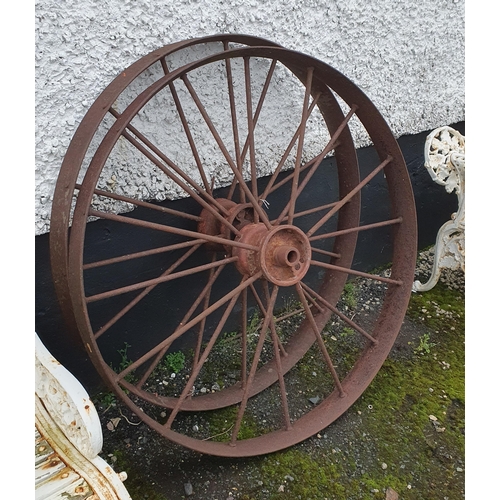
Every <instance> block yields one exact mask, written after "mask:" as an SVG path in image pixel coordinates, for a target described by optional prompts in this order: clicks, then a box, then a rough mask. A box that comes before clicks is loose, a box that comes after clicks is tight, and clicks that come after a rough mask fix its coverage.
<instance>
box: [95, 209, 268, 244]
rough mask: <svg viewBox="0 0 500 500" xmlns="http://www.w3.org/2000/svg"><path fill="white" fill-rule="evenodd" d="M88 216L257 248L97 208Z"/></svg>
mask: <svg viewBox="0 0 500 500" xmlns="http://www.w3.org/2000/svg"><path fill="white" fill-rule="evenodd" d="M89 216H94V217H99V218H102V219H108V220H113V221H116V222H123V223H124V224H130V225H132V226H138V227H144V228H147V229H153V230H155V231H163V232H165V233H170V234H177V235H178V236H186V237H188V238H193V239H202V240H204V241H211V242H213V243H220V244H222V245H229V246H233V247H240V248H245V249H247V250H258V249H259V248H258V247H256V246H255V245H248V244H246V243H241V242H239V241H235V240H230V239H227V238H223V237H220V236H213V235H210V234H206V233H199V232H197V231H189V230H187V229H181V228H178V227H173V226H167V225H166V224H157V223H154V222H148V221H144V220H141V219H135V218H133V217H124V216H123V215H116V214H112V213H107V212H101V211H99V210H93V209H90V210H89Z"/></svg>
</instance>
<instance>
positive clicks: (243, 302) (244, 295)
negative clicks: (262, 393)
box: [241, 284, 253, 388]
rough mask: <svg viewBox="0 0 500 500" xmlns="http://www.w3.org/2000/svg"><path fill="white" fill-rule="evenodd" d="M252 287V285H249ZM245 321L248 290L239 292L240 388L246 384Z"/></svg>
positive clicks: (246, 317) (246, 318)
mask: <svg viewBox="0 0 500 500" xmlns="http://www.w3.org/2000/svg"><path fill="white" fill-rule="evenodd" d="M250 286H251V287H253V284H251V285H250ZM247 321H248V288H245V289H244V290H243V292H241V387H243V388H245V386H246V384H247V344H248V338H247Z"/></svg>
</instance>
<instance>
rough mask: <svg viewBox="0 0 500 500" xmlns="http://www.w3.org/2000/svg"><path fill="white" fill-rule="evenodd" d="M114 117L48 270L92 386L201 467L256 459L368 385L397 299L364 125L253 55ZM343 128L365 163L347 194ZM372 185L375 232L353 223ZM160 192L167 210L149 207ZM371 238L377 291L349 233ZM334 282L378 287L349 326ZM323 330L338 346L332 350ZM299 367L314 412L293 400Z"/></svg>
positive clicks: (375, 123)
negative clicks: (169, 199)
mask: <svg viewBox="0 0 500 500" xmlns="http://www.w3.org/2000/svg"><path fill="white" fill-rule="evenodd" d="M298 95H300V100H298V102H297V96H298ZM318 110H319V112H318ZM114 115H115V118H116V121H115V122H114V123H113V124H112V126H111V127H110V128H109V129H108V131H107V132H106V133H105V135H104V136H103V137H102V140H100V142H99V144H98V147H97V149H96V151H95V153H94V154H93V156H92V158H91V160H90V163H89V166H88V169H87V170H86V173H85V176H84V179H83V181H82V183H81V186H80V189H79V194H78V199H77V202H76V207H75V210H74V215H73V225H72V229H71V237H70V241H69V258H68V290H69V294H70V299H71V307H72V312H73V314H74V317H75V321H76V323H77V326H78V330H79V332H80V334H81V337H82V339H83V341H84V343H85V345H86V347H87V350H88V352H89V355H90V357H91V358H92V360H93V362H94V364H95V365H96V368H97V369H98V370H99V372H100V374H101V376H102V377H103V378H104V379H105V380H106V381H107V383H108V384H109V385H110V386H111V387H112V388H113V389H114V390H115V392H116V393H117V394H118V395H119V396H120V397H121V398H122V400H123V401H124V402H125V403H126V404H127V405H128V406H129V407H130V408H131V409H132V410H133V411H134V412H135V413H136V415H137V416H138V417H140V418H141V419H143V420H144V421H145V422H146V423H147V424H148V425H150V426H151V427H152V428H154V429H155V430H157V431H158V432H159V433H161V434H162V435H164V436H165V437H167V438H168V439H171V440H172V441H175V442H177V443H180V444H183V445H185V446H187V447H189V448H191V449H194V450H197V451H200V452H203V453H209V454H214V455H222V456H250V455H257V454H263V453H269V452H272V451H276V450H278V449H282V448H285V447H287V446H290V445H292V444H295V443H298V442H300V441H302V440H304V439H306V438H307V437H309V436H311V435H313V434H315V433H317V432H318V431H320V430H321V429H323V428H324V427H326V426H327V425H329V424H330V423H332V422H333V421H334V420H335V419H336V418H338V416H340V415H341V414H342V413H343V412H344V411H345V410H346V409H347V408H349V406H350V405H352V403H353V402H354V401H355V400H356V399H357V398H358V397H359V396H360V395H361V393H362V392H363V391H364V389H365V388H366V387H367V386H368V384H369V383H370V381H371V380H372V379H373V377H374V376H375V375H376V373H377V372H378V370H379V369H380V366H381V365H382V363H383V361H384V360H385V358H386V357H387V355H388V353H389V351H390V348H391V346H392V344H393V342H394V340H395V338H396V336H397V333H398V331H399V328H400V326H401V322H402V320H403V317H404V313H405V310H406V306H407V303H408V299H409V295H410V293H411V286H412V280H413V270H414V263H415V255H416V223H415V209H414V203H413V196H412V191H411V186H410V182H409V178H408V175H407V172H406V166H405V164H404V160H403V158H402V156H401V153H400V151H399V148H398V146H397V143H396V141H395V140H394V138H393V136H392V134H391V132H390V130H389V128H388V126H387V124H386V123H385V121H384V120H383V118H382V117H381V115H380V114H379V113H378V111H377V110H376V109H375V107H374V106H373V104H372V103H371V102H370V101H369V99H368V98H367V97H366V96H365V95H364V94H363V93H362V92H361V91H360V90H359V89H358V88H357V87H356V86H355V85H354V84H353V83H352V82H350V81H349V80H348V79H346V78H345V77H344V76H342V75H341V74H340V73H339V72H338V71H336V70H334V69H333V68H331V67H329V66H328V65H326V64H324V63H322V62H320V61H318V60H316V59H313V58H311V57H308V56H305V55H303V54H300V53H296V52H292V51H288V50H286V49H283V48H279V47H271V46H268V47H265V46H255V47H245V48H234V49H231V48H229V47H227V50H225V51H223V52H221V53H218V54H214V55H211V56H208V57H205V58H202V59H199V60H195V61H194V62H191V63H187V64H185V65H183V66H181V67H179V68H177V69H175V70H173V71H168V70H166V71H165V74H164V76H162V77H161V78H159V79H157V80H154V81H153V82H152V83H151V84H150V85H148V86H146V87H145V88H144V90H143V91H142V92H141V93H139V94H138V95H137V97H136V98H135V99H133V100H132V101H131V102H128V103H127V104H126V106H125V107H124V108H123V109H119V110H117V111H116V112H115V113H114ZM158 116H161V118H159V117H158ZM350 127H351V128H352V129H353V130H356V131H357V133H360V134H365V136H366V137H368V138H369V139H370V140H371V141H372V142H373V144H374V146H375V149H376V151H377V155H378V158H377V161H376V163H375V164H374V165H373V166H368V169H369V173H368V174H366V175H363V176H361V177H360V174H359V170H360V169H359V168H358V162H357V156H356V151H355V149H354V145H353V141H352V138H351V133H350ZM332 153H334V156H333V157H332V158H331V159H330V160H325V161H323V160H324V159H325V157H326V156H327V155H331V154H332ZM273 155H275V158H276V161H275V162H274V161H272V160H271V161H270V160H269V158H273ZM365 168H366V167H365V166H363V167H362V170H363V171H364V169H365ZM131 179H132V181H131ZM375 181H376V182H381V183H383V184H384V185H385V188H386V191H387V215H386V216H384V217H383V218H382V219H380V220H376V221H371V222H370V223H365V224H360V222H359V220H360V210H361V200H362V194H363V191H364V190H365V189H367V188H368V187H369V185H370V183H372V182H375ZM141 183H142V184H141ZM141 187H147V190H148V192H147V193H145V192H144V190H141ZM176 190H177V194H178V197H179V198H180V199H179V200H178V201H176V202H173V205H174V206H175V205H177V206H175V208H173V205H171V204H168V206H166V204H165V203H161V202H160V203H154V202H152V201H151V198H155V197H156V198H157V199H161V198H162V197H163V198H165V194H166V193H171V192H172V191H174V192H175V191H176ZM152 195H153V196H152ZM325 200H326V202H325ZM177 208H180V210H177ZM117 212H121V215H118V214H117ZM123 212H127V213H123ZM95 219H98V220H97V221H96V222H92V223H91V224H89V221H91V220H95ZM99 225H100V226H99ZM94 227H98V230H97V234H98V236H97V238H94V236H93V233H94V230H93V228H94ZM119 227H122V228H126V231H125V232H120V230H119V229H117V228H119ZM101 229H102V232H100V231H101ZM386 229H387V230H388V231H389V233H390V236H391V248H392V268H391V269H392V270H391V275H390V276H381V275H372V274H366V273H363V272H360V271H357V270H355V269H354V268H353V267H352V261H353V255H354V252H355V249H356V241H357V236H358V234H359V233H361V232H363V233H365V232H369V231H380V230H386ZM102 234H104V235H105V237H102V236H101V235H102ZM114 235H117V238H118V239H119V242H118V244H114V245H113V243H112V240H113V236H114ZM123 238H124V239H123ZM162 238H163V239H162ZM125 243H126V244H127V247H126V249H122V246H123V245H125ZM131 247H133V248H134V250H132V251H131V250H130V248H131ZM125 252H128V253H125ZM349 275H352V276H360V277H363V278H364V279H368V280H369V281H370V282H376V283H380V284H383V285H384V287H385V299H384V301H383V305H382V307H381V310H380V313H379V315H378V318H377V319H376V321H375V322H373V323H371V324H370V325H368V326H365V325H362V324H361V323H357V322H355V321H353V319H352V318H349V317H348V316H347V315H345V314H344V312H342V311H341V310H340V309H339V307H340V306H339V305H338V301H339V298H340V297H341V293H342V290H343V288H344V285H345V282H346V279H347V277H348V276H349ZM186 291H187V292H186ZM174 302H175V305H174ZM332 317H333V320H332ZM148 319H150V320H154V321H150V322H148ZM332 321H333V322H332ZM153 322H154V323H155V324H156V325H155V326H151V324H150V323H153ZM335 322H337V323H342V324H344V325H345V326H346V327H348V328H349V329H350V331H351V333H352V335H349V336H348V337H349V338H348V339H347V338H344V337H347V336H344V337H341V338H340V339H338V338H335V341H333V340H332V342H334V343H333V344H332V342H330V341H329V340H328V335H329V334H328V332H330V329H331V328H332V325H333V323H335ZM330 337H332V338H333V337H334V336H333V335H331V336H330ZM110 352H115V353H116V352H119V353H120V354H121V358H120V357H118V359H117V358H116V356H115V357H114V358H113V356H112V355H110V354H109V353H110ZM306 353H308V354H307V356H306V357H309V355H311V356H312V357H313V361H314V363H315V374H316V376H317V381H318V386H317V387H316V388H315V389H311V388H310V387H309V386H308V387H307V391H311V390H316V392H317V394H318V400H317V401H314V405H312V404H311V402H310V400H309V399H308V398H307V397H306V394H305V389H306V388H305V387H303V388H301V387H300V386H298V387H297V385H296V384H297V383H298V381H299V380H300V379H301V378H300V371H301V370H302V369H303V366H304V357H305V356H304V355H305V354H306ZM174 364H176V366H177V368H175V367H174ZM316 365H317V367H316ZM321 369H324V372H325V373H324V374H323V375H320V370H321ZM165 370H168V372H166V371H165ZM172 370H173V371H174V374H175V372H176V371H178V373H177V375H176V376H175V377H172V376H170V378H169V377H168V373H169V372H171V371H172ZM318 375H320V376H318ZM265 389H267V390H265ZM221 408H222V410H221ZM193 410H196V411H197V412H198V413H196V414H193V413H192V411H193ZM201 410H212V411H203V412H201ZM221 412H222V413H221ZM221 415H222V417H221ZM263 415H265V417H266V418H263ZM219 418H224V422H225V421H226V420H227V422H228V423H227V426H226V427H225V428H224V430H223V431H222V432H217V433H214V430H215V428H216V426H215V425H214V419H215V420H217V419H219ZM231 420H232V422H231ZM193 422H194V423H193Z"/></svg>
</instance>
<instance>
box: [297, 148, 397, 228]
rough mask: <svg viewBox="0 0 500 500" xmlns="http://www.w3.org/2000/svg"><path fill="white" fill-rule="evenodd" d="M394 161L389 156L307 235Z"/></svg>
mask: <svg viewBox="0 0 500 500" xmlns="http://www.w3.org/2000/svg"><path fill="white" fill-rule="evenodd" d="M391 161H392V156H388V157H387V158H386V159H385V160H384V161H383V162H382V163H380V165H379V166H378V167H377V168H375V169H374V170H372V172H370V173H369V174H368V175H367V176H366V177H365V178H364V179H363V180H362V181H361V182H360V183H359V184H358V185H357V186H356V187H354V188H353V189H352V190H351V191H350V192H349V193H347V195H346V196H344V198H343V199H342V200H340V201H339V202H338V203H337V204H336V205H335V206H334V207H333V208H332V209H331V210H330V211H329V212H328V213H327V214H326V215H324V216H323V217H322V218H321V220H319V221H318V222H317V223H316V224H315V225H314V226H313V227H312V228H311V229H309V231H308V232H307V236H309V237H311V236H312V235H313V234H314V233H315V232H316V231H317V230H318V229H319V228H320V227H321V226H322V225H323V224H325V222H326V221H328V220H329V219H330V218H331V217H333V215H335V214H336V213H337V212H338V211H339V210H340V209H341V208H342V207H343V206H344V205H345V204H346V203H348V202H349V200H351V199H352V198H353V196H354V195H355V194H357V193H358V192H359V191H361V189H362V188H363V187H364V186H366V185H367V184H368V183H369V182H370V181H371V180H372V179H373V178H374V177H375V176H376V175H377V174H378V173H379V172H380V171H381V170H383V169H384V168H385V167H386V166H387V165H388V164H389V163H390V162H391Z"/></svg>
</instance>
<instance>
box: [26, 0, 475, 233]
mask: <svg viewBox="0 0 500 500" xmlns="http://www.w3.org/2000/svg"><path fill="white" fill-rule="evenodd" d="M215 33H245V34H249V35H255V36H260V37H263V38H267V39H269V40H272V41H274V42H277V43H279V44H281V45H283V46H284V47H286V48H288V49H291V50H298V51H300V52H304V53H306V54H309V55H311V56H313V57H316V58H318V59H320V60H322V61H325V62H326V63H328V64H330V65H331V66H333V67H335V68H337V69H338V70H340V71H341V72H342V73H344V74H345V75H346V76H347V77H348V78H350V79H351V80H353V81H354V82H355V83H356V84H357V85H358V86H359V87H360V88H361V89H362V90H363V91H364V92H365V93H366V94H367V95H368V97H369V98H370V99H371V100H372V101H373V102H374V104H375V106H376V107H377V108H378V109H379V110H380V112H381V113H382V114H383V116H384V117H385V118H386V119H387V121H388V123H389V126H390V128H391V130H392V131H393V132H394V134H395V135H396V136H397V137H399V136H400V135H403V134H411V133H417V132H421V131H423V130H429V129H433V128H435V127H437V126H440V125H443V124H450V123H455V122H458V121H461V120H463V119H464V101H465V98H464V0H448V1H444V2H434V1H431V0H423V1H421V2H413V3H408V2H404V1H402V0H381V1H380V2H364V1H362V0H338V1H335V2H332V1H331V0H314V1H311V0H293V1H291V2H290V1H289V0H271V1H266V2H264V1H262V0H240V1H238V2H236V0H227V1H225V2H213V1H211V0H177V1H176V2H151V1H150V0H134V1H132V0H108V1H106V2H95V1H94V0H79V1H76V0H66V1H65V2H59V1H56V0H39V1H38V2H37V3H36V89H35V90H36V96H35V97H36V136H35V140H36V146H35V162H36V170H35V184H36V191H35V234H42V233H45V232H47V231H48V230H49V228H50V224H49V219H50V209H51V204H52V196H53V190H54V186H55V181H56V178H57V175H58V172H59V168H60V166H61V162H62V159H63V157H64V154H65V152H66V149H67V147H68V145H69V142H70V140H71V138H72V136H73V134H74V132H75V130H76V127H77V126H78V124H79V123H80V121H81V120H82V118H83V116H84V114H85V112H86V111H87V109H88V108H89V106H90V105H91V104H92V102H93V101H94V100H95V99H96V97H97V96H98V95H99V94H100V93H101V92H102V90H103V89H104V88H105V87H106V86H107V85H108V84H109V83H110V82H111V81H112V80H113V78H114V77H115V76H116V75H117V74H119V73H120V72H121V71H123V69H125V68H126V67H128V66H129V65H130V64H131V63H133V62H134V61H136V60H137V59H139V58H140V57H142V56H143V55H145V54H147V53H149V52H150V51H152V50H154V49H156V48H158V47H161V46H163V45H166V44H169V43H172V42H175V41H179V40H184V39H187V38H193V37H200V36H207V35H211V34H215ZM203 50H211V49H210V47H206V48H204V49H203ZM196 57H198V55H197V56H196ZM281 95H284V96H285V97H287V98H288V99H289V101H290V102H292V103H293V102H294V101H295V97H294V94H293V93H289V92H287V91H286V92H283V93H282V94H281ZM216 97H217V96H216V95H215V94H212V95H208V96H207V98H208V101H211V102H213V103H214V104H215V105H216V104H217V99H216ZM287 105H288V102H284V103H280V102H279V101H278V100H277V101H276V106H275V107H276V111H277V112H278V115H277V116H275V117H274V120H273V119H272V118H271V116H272V115H271V114H270V115H269V118H268V120H269V121H267V122H264V121H262V122H261V124H262V125H263V126H264V128H263V130H273V131H274V132H275V133H276V131H279V133H280V134H282V135H283V137H290V133H292V132H291V131H292V129H293V126H292V125H290V124H287V123H286V121H283V120H279V119H278V118H279V113H280V112H282V111H283V110H285V109H286V106H287ZM149 116H150V119H151V121H150V125H151V128H152V129H153V128H155V127H157V123H156V122H155V119H154V115H153V114H150V115H149ZM318 134H319V132H318ZM354 136H355V139H356V143H357V145H358V146H360V145H363V141H364V137H363V135H362V134H360V135H359V136H358V134H357V131H356V130H355V131H354ZM321 139H322V138H321V136H319V135H318V136H317V137H316V138H314V137H313V139H312V143H313V144H312V146H313V145H314V141H315V140H317V141H321ZM277 144H278V146H279V142H278V143H277ZM276 150H277V149H274V148H273V147H270V148H268V149H266V150H265V151H263V152H262V153H263V154H264V155H268V156H267V157H266V160H265V163H267V164H269V165H272V164H273V162H275V158H274V157H273V153H274V152H275V151H276ZM178 152H179V154H181V155H182V154H185V150H182V149H180V144H179V148H178ZM202 153H203V155H204V157H205V158H207V161H211V162H213V163H214V165H213V169H214V170H215V171H216V170H217V168H219V165H218V164H217V154H214V149H213V147H211V146H209V145H207V146H206V147H205V148H204V149H203V151H202ZM131 171H132V169H131V167H130V165H129V164H128V162H127V159H126V158H124V160H123V162H122V165H121V169H120V174H123V175H124V176H125V180H123V179H121V178H120V177H119V176H117V175H116V172H113V171H111V172H110V175H109V178H108V179H107V181H109V183H110V185H113V183H114V182H116V183H118V184H119V183H120V182H126V183H127V184H128V185H129V186H130V185H134V186H136V188H137V190H144V191H145V192H144V196H146V197H147V196H150V195H151V194H152V195H153V197H156V194H157V193H160V192H166V193H167V195H168V196H170V197H175V196H177V195H181V194H182V193H178V192H176V190H175V189H174V187H173V186H171V185H169V184H168V183H167V184H163V181H161V182H159V181H157V180H155V179H153V178H148V180H147V182H146V183H142V184H138V183H137V179H134V178H133V177H130V174H131ZM113 175H114V177H113ZM127 176H129V177H127ZM118 187H119V186H118ZM155 189H156V191H155Z"/></svg>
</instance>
